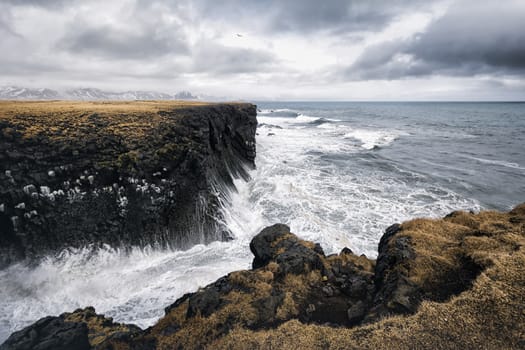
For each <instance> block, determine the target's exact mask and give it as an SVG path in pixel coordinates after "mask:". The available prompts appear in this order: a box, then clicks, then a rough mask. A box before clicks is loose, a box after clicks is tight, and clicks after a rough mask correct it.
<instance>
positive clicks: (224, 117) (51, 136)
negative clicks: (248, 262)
mask: <svg viewBox="0 0 525 350" xmlns="http://www.w3.org/2000/svg"><path fill="white" fill-rule="evenodd" d="M256 126H257V120H256V109H255V106H253V105H250V104H240V103H237V104H206V103H198V102H180V101H178V102H177V101H141V102H63V101H51V102H13V101H1V102H0V268H1V267H2V266H5V265H7V264H9V263H12V262H13V261H18V260H21V259H25V258H33V257H38V256H41V255H44V254H46V253H49V252H53V251H57V250H59V249H62V248H65V247H79V246H85V245H88V244H109V245H112V246H124V247H129V246H130V245H140V246H144V245H148V244H149V245H173V246H176V247H184V246H188V245H190V244H195V243H203V242H209V241H211V240H217V239H228V238H229V236H228V231H227V228H225V227H221V226H220V224H219V221H218V220H217V218H219V216H220V214H219V213H218V211H217V208H218V203H219V201H220V200H221V198H219V196H220V195H221V194H222V193H224V191H222V190H223V189H224V186H226V187H227V186H228V185H230V184H231V183H232V176H234V177H236V176H244V177H246V176H247V173H246V170H245V169H246V168H249V167H253V166H254V158H255V129H256Z"/></svg>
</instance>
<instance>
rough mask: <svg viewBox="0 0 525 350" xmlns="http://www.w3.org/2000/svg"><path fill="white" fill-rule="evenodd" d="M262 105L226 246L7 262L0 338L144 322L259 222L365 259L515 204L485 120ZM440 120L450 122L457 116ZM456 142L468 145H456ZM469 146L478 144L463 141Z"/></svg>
mask: <svg viewBox="0 0 525 350" xmlns="http://www.w3.org/2000/svg"><path fill="white" fill-rule="evenodd" d="M263 107H264V109H263V110H262V111H261V112H260V113H259V117H258V120H259V124H261V126H260V127H259V128H258V136H257V160H256V162H257V170H254V171H252V172H251V176H252V179H251V180H250V181H249V182H243V181H242V180H237V181H236V188H237V190H236V191H234V192H232V193H231V194H230V195H229V199H230V200H229V203H228V204H225V205H224V208H223V212H224V218H225V219H224V220H225V223H226V224H227V225H228V227H229V228H230V229H231V231H232V233H233V235H234V237H235V239H234V240H233V241H230V242H215V243H212V244H209V245H206V246H205V245H198V246H195V247H193V248H191V249H189V250H186V251H169V250H153V249H134V250H133V251H132V252H131V253H124V252H122V251H118V250H115V249H111V248H105V249H97V250H92V249H88V248H86V249H78V250H69V251H66V252H63V253H62V254H61V255H59V256H58V257H54V258H48V259H46V260H45V261H43V262H41V263H40V264H39V265H38V266H36V267H27V266H23V265H14V266H11V267H10V268H8V269H5V270H2V271H0V342H1V341H3V340H4V339H5V338H7V336H8V335H9V334H10V333H11V332H12V331H14V330H17V329H20V328H21V327H23V326H26V325H28V324H30V323H32V322H34V321H35V320H37V319H39V318H40V317H43V316H46V315H58V314H60V313H62V312H65V311H72V310H74V309H76V308H78V307H85V306H89V305H91V306H94V307H95V308H96V309H97V312H99V313H104V314H106V315H108V316H111V317H114V319H115V320H117V321H121V322H128V323H135V324H137V325H139V326H140V327H147V326H150V325H152V324H153V323H154V322H155V321H156V320H157V319H158V318H159V317H161V316H162V315H163V314H164V311H163V310H164V308H165V307H166V306H168V305H170V304H171V303H173V302H174V301H175V300H176V299H177V298H179V297H180V296H182V295H183V294H184V293H187V292H191V291H195V290H196V289H198V287H201V286H204V285H206V284H208V283H210V282H212V281H214V280H216V279H217V278H219V277H220V276H222V275H225V274H227V273H228V272H231V271H234V270H238V269H246V268H249V267H250V264H251V259H252V256H251V253H250V252H249V247H248V246H249V242H250V240H251V238H252V237H253V236H254V235H255V234H257V233H258V232H259V231H260V230H261V229H262V228H263V227H265V226H266V225H269V224H273V223H277V222H282V223H286V224H288V225H290V227H291V229H292V231H293V232H296V233H297V234H299V235H300V236H301V237H303V238H305V239H309V240H313V241H316V242H320V243H321V245H322V246H323V247H324V249H325V251H326V252H327V253H332V252H338V251H339V250H340V249H342V248H343V247H345V246H346V247H350V248H351V249H352V250H353V251H354V252H357V253H359V254H360V253H363V254H366V255H368V256H370V257H375V256H376V246H377V242H378V240H379V238H380V237H381V235H382V233H383V232H384V230H385V228H386V227H388V226H389V225H391V224H392V223H394V222H400V221H403V220H407V219H410V218H413V217H422V216H431V217H438V216H442V215H445V214H447V213H448V212H450V211H452V210H455V209H466V210H479V209H481V208H485V207H496V208H498V209H507V204H501V203H508V201H511V202H517V199H516V198H519V196H517V197H516V198H511V199H510V200H509V199H508V195H507V194H506V193H501V194H500V195H499V196H496V197H488V196H487V193H489V194H490V193H491V188H492V187H490V186H491V182H490V181H491V179H492V178H497V179H499V181H500V182H504V183H505V186H506V187H509V193H520V191H522V192H521V193H525V191H523V185H522V184H521V183H520V182H518V181H516V182H514V181H513V180H514V179H523V178H525V177H524V176H525V172H524V169H525V168H524V167H525V160H524V159H523V154H522V153H519V151H512V152H510V153H509V155H508V156H507V155H505V154H503V153H501V154H498V157H499V158H497V159H494V158H495V157H496V156H494V155H492V156H491V155H490V154H489V150H492V149H495V148H496V149H498V148H497V147H498V146H494V145H493V144H488V145H486V146H483V144H482V143H479V142H482V141H483V142H485V141H486V138H483V139H482V138H480V137H479V136H478V135H476V134H477V133H478V134H479V133H482V132H484V130H485V129H484V128H485V126H482V125H480V126H479V128H478V129H476V128H471V127H470V126H469V127H468V128H467V127H465V128H461V127H456V125H453V124H451V127H447V126H446V125H448V124H446V123H445V122H440V123H435V124H436V125H434V126H432V125H431V123H430V122H429V120H431V121H432V120H433V119H432V118H431V116H428V120H426V119H424V118H423V119H422V120H421V119H418V118H419V117H418V115H419V114H418V113H422V112H421V111H423V112H424V111H425V110H428V111H431V112H432V113H435V109H428V108H427V109H424V108H421V107H418V108H419V109H418V110H415V111H414V110H413V109H412V107H411V106H408V107H404V109H401V110H400V111H399V110H396V108H400V107H399V106H393V107H389V108H390V109H388V111H389V113H390V114H388V115H387V117H388V119H386V117H385V120H386V121H384V120H383V119H380V117H381V116H382V115H383V114H385V113H386V112H385V111H383V109H385V108H386V107H384V106H383V105H380V106H379V107H374V108H376V109H374V108H372V107H366V106H365V107H362V106H360V105H358V106H357V107H358V108H357V107H355V110H354V109H351V108H350V107H348V106H346V105H343V106H338V105H333V106H331V107H330V106H328V107H326V106H324V105H321V107H319V106H314V107H315V108H314V107H312V106H311V105H308V106H306V107H305V106H297V105H291V106H284V108H279V107H280V106H272V105H269V106H263ZM349 108H350V109H349ZM352 108H354V107H352ZM367 108H368V109H367ZM447 108H449V107H447ZM462 108H463V109H461V110H460V111H461V112H463V110H464V109H465V108H464V107H462ZM480 108H485V107H483V106H482V107H480ZM374 113H375V114H374ZM429 113H430V112H429ZM447 113H450V111H449V110H448V109H447ZM458 113H459V112H458ZM376 115H378V116H379V117H375V116H376ZM378 118H379V119H378ZM451 120H454V123H457V117H454V118H453V119H452V118H451ZM489 120H492V119H489ZM520 120H521V119H520ZM419 122H421V123H422V125H418V123H419ZM442 124H445V126H443V125H442ZM520 127H521V126H519V125H518V127H516V125H513V127H512V128H511V129H509V130H512V131H505V132H507V133H508V134H509V137H508V138H509V139H511V140H514V142H517V143H519V142H521V140H520V139H519V138H516V136H515V135H514V134H512V132H514V130H517V132H518V134H517V135H519V134H520V133H519V132H520V130H523V129H519V128H520ZM503 134H504V133H503ZM504 135H505V134H504ZM513 135H514V136H513ZM465 140H471V141H468V142H469V143H468V144H466V145H467V146H464V145H465V144H463V143H461V142H467V141H465ZM489 141H490V140H489ZM472 142H478V144H477V145H476V146H475V147H474V146H472V147H470V146H468V145H471V143H472ZM427 143H432V144H431V145H429V146H428V147H427V148H425V147H426V146H427ZM457 145H462V146H461V147H460V146H457ZM462 152H463V153H462ZM501 152H503V151H501ZM513 152H514V153H513ZM455 153H457V154H459V155H460V156H458V157H457V158H454V157H453V154H455ZM461 156H462V157H463V158H462V157H461ZM468 157H470V158H471V159H469V158H468ZM491 157H492V158H491ZM500 158H501V159H500ZM458 159H459V160H458ZM469 161H470V163H469ZM480 167H483V168H481V169H483V171H484V173H483V176H481V177H480V176H479V175H477V174H479V173H480V171H482V170H481V169H480ZM482 181H485V182H482ZM513 184H514V185H513ZM494 186H496V185H494ZM512 186H514V187H512ZM491 200H492V202H490V201H491ZM514 204H517V203H514Z"/></svg>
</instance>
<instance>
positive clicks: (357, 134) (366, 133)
mask: <svg viewBox="0 0 525 350" xmlns="http://www.w3.org/2000/svg"><path fill="white" fill-rule="evenodd" d="M399 136H400V134H399V133H396V132H392V131H385V130H380V131H377V130H364V129H360V130H358V129H356V130H352V131H350V132H347V133H346V134H345V135H344V138H347V139H355V140H357V141H358V142H360V143H361V147H363V148H364V149H374V148H377V147H384V146H388V145H389V144H391V143H392V142H394V141H395V140H397V139H398V138H399Z"/></svg>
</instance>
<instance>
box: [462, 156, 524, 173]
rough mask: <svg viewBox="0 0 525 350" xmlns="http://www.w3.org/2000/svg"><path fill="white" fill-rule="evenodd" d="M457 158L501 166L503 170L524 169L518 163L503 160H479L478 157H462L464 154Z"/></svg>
mask: <svg viewBox="0 0 525 350" xmlns="http://www.w3.org/2000/svg"><path fill="white" fill-rule="evenodd" d="M459 156H460V157H463V158H468V159H473V160H476V161H478V162H480V163H484V164H491V165H498V166H502V167H505V168H512V169H518V170H525V167H523V166H521V165H519V164H518V163H514V162H506V161H504V160H496V159H485V158H479V157H472V156H467V155H464V154H460V155H459Z"/></svg>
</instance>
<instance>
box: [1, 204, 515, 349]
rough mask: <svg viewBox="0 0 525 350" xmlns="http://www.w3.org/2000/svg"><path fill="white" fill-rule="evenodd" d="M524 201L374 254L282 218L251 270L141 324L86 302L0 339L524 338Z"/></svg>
mask: <svg viewBox="0 0 525 350" xmlns="http://www.w3.org/2000/svg"><path fill="white" fill-rule="evenodd" d="M524 245H525V204H522V205H520V206H517V207H516V208H514V209H513V210H511V211H510V212H508V213H500V212H495V211H484V212H480V213H472V212H463V211H458V212H453V213H451V214H449V215H447V216H446V217H444V218H443V219H439V220H437V219H415V220H411V221H408V222H404V223H402V224H394V225H392V226H390V227H389V228H388V229H387V230H386V232H385V233H384V235H383V237H382V238H381V241H380V242H379V245H378V257H377V260H372V259H368V258H367V257H366V256H363V255H361V256H358V255H356V254H354V253H353V252H352V251H351V250H350V249H348V248H345V249H343V250H342V251H341V252H340V253H339V254H333V255H326V254H325V253H324V252H323V249H322V247H321V246H319V245H318V244H315V243H312V242H308V241H304V240H302V239H300V238H299V237H298V236H296V235H295V234H293V233H291V232H290V229H289V227H288V226H286V225H282V224H276V225H273V226H270V227H267V228H266V229H264V230H263V231H261V232H260V233H259V234H258V235H257V236H255V237H254V238H253V240H252V242H251V244H250V249H251V251H252V253H253V254H254V260H253V264H252V265H253V266H252V269H251V270H245V271H236V272H232V273H230V274H228V275H227V276H224V277H222V278H220V279H219V280H217V281H216V282H214V283H212V284H210V285H208V286H206V287H204V288H202V289H200V290H198V291H197V292H195V293H189V294H186V295H184V296H183V297H181V298H179V299H178V300H176V301H175V302H174V303H173V304H172V305H170V306H168V307H167V308H166V310H165V316H164V317H163V318H161V319H160V320H159V321H158V322H157V323H156V324H155V325H154V326H153V327H150V328H148V329H145V330H140V329H138V328H137V327H135V326H132V325H123V324H118V323H115V322H113V320H112V319H107V318H104V317H103V316H102V315H97V314H96V313H95V310H93V309H92V308H89V307H88V308H86V309H79V310H76V311H74V312H73V313H65V314H63V315H61V316H58V317H46V318H44V319H41V320H40V321H38V322H36V323H35V324H33V325H31V326H29V327H27V328H25V329H23V330H21V331H19V332H15V333H14V334H12V335H11V337H10V338H9V339H8V340H7V341H6V342H5V343H4V344H3V345H2V346H0V349H2V350H8V349H9V350H11V349H33V348H38V349H42V350H44V349H70V348H73V347H74V348H75V349H204V348H208V349H291V348H299V349H480V348H482V349H522V348H523V347H524V346H525V337H524V334H523V329H525V313H524V312H525V310H524V305H525V304H524V300H525V276H524V274H523V268H524V267H525V248H524Z"/></svg>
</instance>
